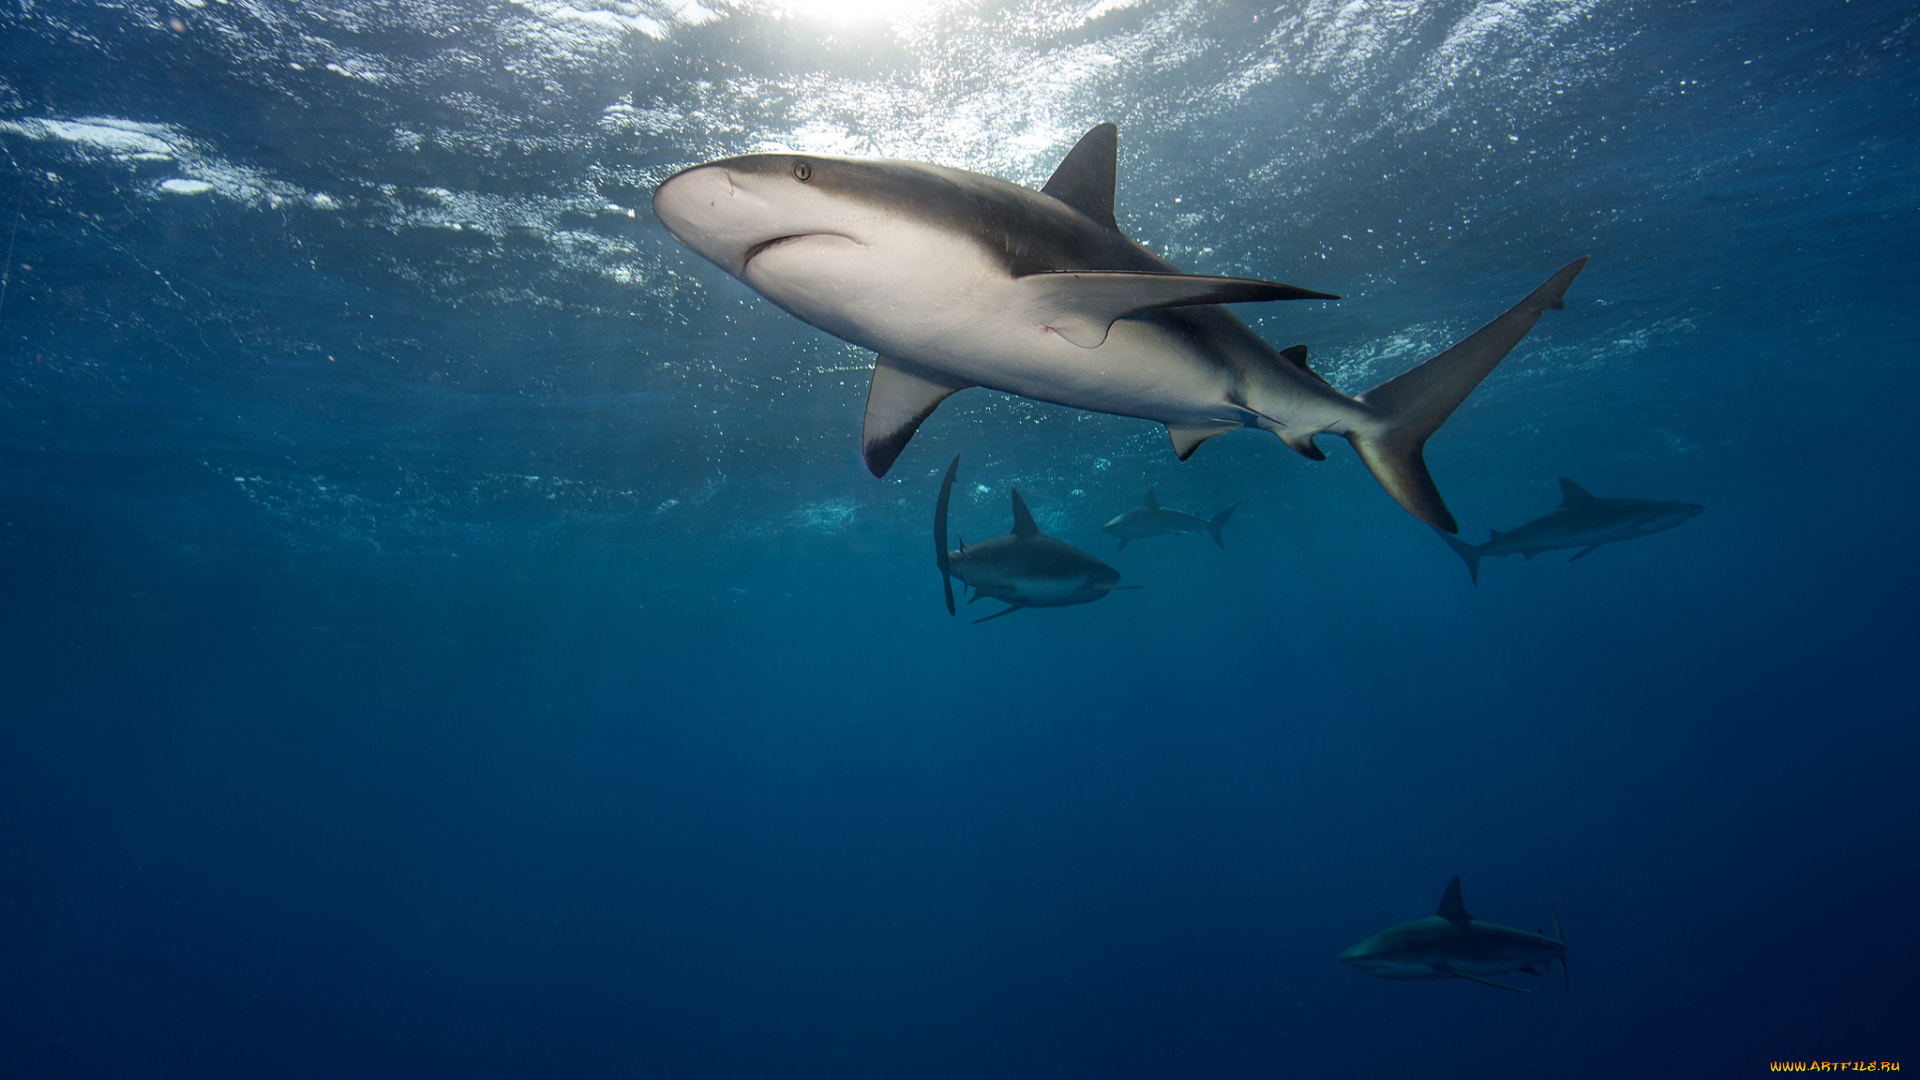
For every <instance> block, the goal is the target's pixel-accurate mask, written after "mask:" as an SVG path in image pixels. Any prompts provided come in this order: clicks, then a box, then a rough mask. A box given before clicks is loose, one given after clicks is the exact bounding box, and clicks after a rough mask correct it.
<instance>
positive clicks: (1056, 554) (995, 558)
mask: <svg viewBox="0 0 1920 1080" xmlns="http://www.w3.org/2000/svg"><path fill="white" fill-rule="evenodd" d="M959 474H960V456H959V455H958V454H955V455H954V458H953V463H952V464H950V465H948V466H947V475H946V478H945V479H943V480H941V481H940V501H939V502H938V503H936V504H935V506H934V510H933V555H934V560H935V561H936V562H938V563H939V565H940V584H941V585H942V586H943V587H945V589H946V590H947V614H949V615H951V614H953V579H954V578H959V579H960V584H961V585H962V586H967V585H971V586H972V587H973V599H971V600H968V601H967V603H969V604H971V603H973V601H974V600H978V599H980V598H981V597H983V596H991V597H993V598H994V599H995V600H1001V601H1004V602H1005V603H1006V604H1007V605H1008V606H1007V607H1006V608H1004V609H1002V610H1000V611H996V612H994V613H993V614H991V615H988V616H987V617H986V618H984V619H975V620H973V621H974V623H975V624H979V623H983V622H986V621H987V619H997V618H999V617H1000V616H1002V615H1010V614H1012V613H1013V612H1016V611H1019V610H1020V609H1021V608H1030V607H1069V606H1071V605H1073V604H1089V603H1092V602H1093V601H1095V600H1099V599H1101V598H1102V597H1104V596H1106V595H1107V594H1108V593H1110V592H1112V591H1114V590H1115V589H1137V588H1139V587H1140V586H1138V585H1122V584H1120V571H1118V570H1115V569H1114V568H1113V567H1111V566H1108V565H1107V564H1106V563H1103V562H1101V561H1100V560H1099V559H1096V558H1094V557H1093V556H1091V555H1089V554H1087V553H1086V552H1084V551H1081V550H1080V549H1079V548H1077V547H1074V546H1073V545H1072V544H1069V543H1066V542H1065V541H1061V540H1055V539H1054V538H1053V537H1051V536H1045V535H1042V534H1041V532H1040V526H1038V525H1036V524H1034V522H1033V515H1032V514H1030V513H1028V512H1027V501H1026V500H1025V499H1022V498H1021V497H1020V491H1019V489H1018V488H1015V489H1013V531H1012V532H1011V533H1008V534H1007V535H1006V536H996V537H994V538H993V539H991V540H988V541H986V542H984V543H979V544H974V545H973V546H971V547H969V546H967V542H966V540H964V539H962V540H961V541H960V546H959V547H958V548H955V549H954V550H952V551H948V550H947V504H948V502H949V501H951V499H952V497H953V481H954V478H955V477H956V476H958V475H959Z"/></svg>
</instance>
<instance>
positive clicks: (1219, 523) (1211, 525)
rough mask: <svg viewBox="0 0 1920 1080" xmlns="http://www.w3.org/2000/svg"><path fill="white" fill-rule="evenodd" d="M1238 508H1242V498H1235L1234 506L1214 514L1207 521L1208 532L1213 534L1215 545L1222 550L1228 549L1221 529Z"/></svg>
mask: <svg viewBox="0 0 1920 1080" xmlns="http://www.w3.org/2000/svg"><path fill="white" fill-rule="evenodd" d="M1238 509H1240V500H1238V499H1235V500H1234V501H1233V505H1232V506H1229V507H1227V508H1226V509H1225V510H1222V511H1220V512H1219V513H1217V514H1215V515H1213V520H1211V521H1209V522H1207V532H1208V533H1210V534H1212V536H1213V546H1214V547H1217V548H1219V549H1220V550H1221V551H1225V550H1227V542H1226V541H1225V540H1222V539H1220V530H1221V529H1222V528H1224V527H1225V526H1226V524H1227V519H1228V518H1230V517H1232V516H1233V512H1234V511H1235V510H1238Z"/></svg>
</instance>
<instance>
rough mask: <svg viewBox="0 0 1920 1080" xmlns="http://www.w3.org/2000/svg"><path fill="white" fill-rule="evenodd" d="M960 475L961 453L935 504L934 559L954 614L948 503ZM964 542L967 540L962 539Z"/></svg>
mask: <svg viewBox="0 0 1920 1080" xmlns="http://www.w3.org/2000/svg"><path fill="white" fill-rule="evenodd" d="M958 475H960V455H959V454H955V455H953V463H952V464H951V465H948V466H947V475H946V477H945V478H944V479H942V480H941V481H940V501H939V502H937V503H935V504H934V505H933V559H934V562H936V563H938V564H939V566H940V587H941V588H943V589H945V590H947V614H949V615H951V614H953V573H952V567H951V566H950V565H949V562H948V557H947V504H948V503H949V502H951V501H952V500H953V478H954V477H956V476H958ZM962 543H963V544H964V543H965V541H962Z"/></svg>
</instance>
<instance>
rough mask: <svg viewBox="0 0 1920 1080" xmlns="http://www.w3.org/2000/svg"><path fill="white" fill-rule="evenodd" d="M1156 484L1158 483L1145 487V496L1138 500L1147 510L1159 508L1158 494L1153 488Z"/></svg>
mask: <svg viewBox="0 0 1920 1080" xmlns="http://www.w3.org/2000/svg"><path fill="white" fill-rule="evenodd" d="M1158 486H1159V485H1157V484H1156V485H1153V486H1151V487H1148V488H1147V496H1146V498H1144V499H1141V500H1140V505H1141V506H1144V507H1146V508H1147V509H1148V510H1158V509H1160V494H1159V493H1158V492H1156V491H1154V490H1153V488H1154V487H1158Z"/></svg>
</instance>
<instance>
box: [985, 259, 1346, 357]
mask: <svg viewBox="0 0 1920 1080" xmlns="http://www.w3.org/2000/svg"><path fill="white" fill-rule="evenodd" d="M1020 288H1021V290H1022V297H1023V301H1024V303H1025V305H1026V308H1027V310H1028V311H1029V312H1031V317H1032V318H1033V319H1034V321H1036V322H1038V323H1039V324H1040V325H1042V326H1045V327H1048V328H1050V329H1051V330H1053V332H1054V333H1056V334H1059V335H1060V336H1061V337H1063V338H1066V339H1067V340H1068V341H1071V342H1073V343H1074V344H1075V345H1078V346H1080V347H1081V348H1083V349H1097V348H1099V347H1100V346H1101V345H1102V344H1103V343H1105V342H1106V340H1107V330H1108V328H1110V327H1111V326H1113V324H1114V321H1115V320H1117V319H1121V318H1124V317H1125V316H1128V315H1132V314H1134V313H1136V312H1140V311H1148V310H1151V309H1153V308H1169V307H1191V306H1194V305H1196V304H1245V303H1258V302H1263V301H1268V300H1338V299H1340V298H1339V297H1337V296H1334V295H1332V294H1331V293H1323V292H1315V291H1313V290H1312V289H1302V288H1300V287H1298V286H1296V285H1282V284H1280V283H1279V282H1275V281H1261V280H1259V279H1258V278H1233V277H1209V276H1207V275H1204V274H1164V273H1158V272H1155V271H1150V270H1048V271H1044V272H1041V273H1038V274H1028V275H1026V276H1025V277H1022V278H1020Z"/></svg>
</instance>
